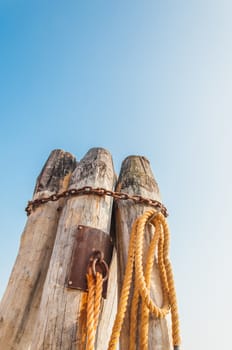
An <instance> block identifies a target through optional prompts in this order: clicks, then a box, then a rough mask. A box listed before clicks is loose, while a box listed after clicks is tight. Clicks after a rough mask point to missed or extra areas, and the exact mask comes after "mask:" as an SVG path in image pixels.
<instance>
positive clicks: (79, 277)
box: [67, 225, 113, 298]
mask: <svg viewBox="0 0 232 350" xmlns="http://www.w3.org/2000/svg"><path fill="white" fill-rule="evenodd" d="M95 251H101V252H102V253H103V254H104V260H105V262H106V263H107V264H108V266H109V265H110V262H111V259H112V253H113V242H112V239H111V237H110V235H109V234H108V233H105V232H103V231H101V230H98V229H96V228H93V227H88V226H83V225H79V226H78V227H77V232H76V237H75V243H74V247H73V253H72V258H71V265H70V270H69V275H68V279H67V287H68V288H72V289H80V290H82V291H87V281H86V274H87V270H88V266H89V260H90V258H91V256H92V255H93V253H94V252H95ZM106 293H107V280H106V281H105V282H104V284H103V292H102V296H103V298H106Z"/></svg>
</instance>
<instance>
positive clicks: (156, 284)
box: [115, 156, 172, 350]
mask: <svg viewBox="0 0 232 350" xmlns="http://www.w3.org/2000/svg"><path fill="white" fill-rule="evenodd" d="M116 190H117V191H121V192H125V193H128V194H129V195H140V196H143V197H146V198H151V199H155V200H159V201H160V193H159V188H158V185H157V183H156V181H155V178H154V176H153V174H152V171H151V168H150V164H149V161H148V160H147V159H146V158H144V157H139V156H130V157H128V158H126V159H125V160H124V162H123V163H122V167H121V171H120V176H119V180H118V183H117V187H116ZM148 209H150V208H149V207H148V206H144V205H142V204H135V203H134V202H132V201H129V200H126V201H117V202H116V205H115V217H116V242H117V257H118V287H119V293H120V290H121V287H122V282H123V277H124V272H125V266H126V264H127V257H128V245H129V240H130V231H131V228H132V224H133V222H134V221H135V219H136V218H137V217H138V216H140V215H141V214H142V213H144V212H145V211H146V210H148ZM150 240H151V232H150V231H149V228H147V231H146V235H145V244H144V246H145V247H144V250H145V254H146V250H147V247H148V245H149V243H150ZM151 296H152V298H153V300H154V301H155V303H156V304H157V305H158V306H162V301H163V300H162V288H161V281H160V277H159V272H158V267H157V264H156V263H155V264H154V268H153V274H152V278H151ZM130 306H131V298H130V300H129V309H130ZM140 317H141V315H140V314H139V315H138V318H139V319H138V322H140ZM129 334H130V312H128V313H127V314H126V317H125V320H124V324H123V328H122V333H121V337H120V349H122V350H124V349H129ZM148 338H149V340H148V342H149V350H151V349H156V350H171V348H172V345H171V344H172V341H171V334H170V321H169V320H168V319H167V318H166V319H162V320H157V319H154V318H152V317H150V319H149V336H148ZM137 348H138V349H139V340H138V343H137Z"/></svg>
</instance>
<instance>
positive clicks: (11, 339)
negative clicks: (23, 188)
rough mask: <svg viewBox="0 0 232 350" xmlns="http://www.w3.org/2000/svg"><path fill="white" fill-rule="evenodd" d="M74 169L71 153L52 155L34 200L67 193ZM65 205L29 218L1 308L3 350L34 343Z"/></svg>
mask: <svg viewBox="0 0 232 350" xmlns="http://www.w3.org/2000/svg"><path fill="white" fill-rule="evenodd" d="M75 166H76V160H75V158H74V157H73V156H72V155H71V154H70V153H66V152H64V151H61V150H55V151H53V152H52V153H51V155H50V157H49V158H48V160H47V162H46V164H45V166H44V168H43V169H42V171H41V174H40V175H39V177H38V179H37V182H36V186H35V192H34V197H33V199H36V198H42V197H46V196H48V195H51V194H54V193H57V192H59V191H63V190H65V189H66V188H67V186H68V183H69V178H70V175H71V173H72V171H73V169H74V168H75ZM62 202H63V200H59V201H58V202H49V203H46V204H44V205H42V206H41V207H39V208H37V209H36V210H35V211H33V212H32V213H31V215H30V216H29V217H28V220H27V224H26V226H25V229H24V232H23V234H22V237H21V242H20V248H19V254H18V256H17V259H16V262H15V265H14V268H13V270H12V273H11V276H10V279H9V283H8V286H7V289H6V291H5V294H4V296H3V299H2V302H1V304H0V320H1V322H0V344H1V348H2V349H4V350H14V349H15V350H16V349H17V350H25V349H28V346H29V344H30V343H31V337H32V333H33V327H34V324H35V319H36V316H37V311H38V306H39V302H40V297H41V292H42V288H43V283H44V280H45V277H46V274H47V269H48V265H49V261H50V257H51V253H52V248H53V244H54V240H55V235H56V230H57V223H58V218H59V215H60V211H59V210H58V208H59V207H60V206H61V205H62ZM32 348H33V347H32ZM34 349H35V348H34Z"/></svg>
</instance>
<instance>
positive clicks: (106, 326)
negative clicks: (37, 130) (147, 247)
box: [31, 148, 117, 350]
mask: <svg viewBox="0 0 232 350" xmlns="http://www.w3.org/2000/svg"><path fill="white" fill-rule="evenodd" d="M114 185H115V173H114V168H113V163H112V158H111V155H110V153H109V152H108V151H106V150H104V149H102V148H94V149H91V150H90V151H89V152H88V153H87V154H86V156H85V157H84V158H83V159H82V160H81V161H80V163H79V164H78V165H77V167H76V169H75V171H74V173H73V175H72V178H71V182H70V188H81V187H83V186H93V187H104V188H107V189H114ZM111 211H112V198H110V197H100V196H96V195H83V196H78V197H73V198H70V199H68V200H67V203H66V205H65V207H64V209H63V212H62V214H61V217H60V220H59V225H58V230H57V235H56V241H55V244H54V249H53V253H52V257H51V261H50V266H49V270H48V274H47V278H46V282H45V285H44V290H43V295H42V300H41V305H40V313H39V318H38V322H37V324H36V331H35V333H34V342H33V344H32V346H31V349H36V350H42V349H43V350H48V349H49V350H57V349H62V350H71V349H72V350H77V349H84V343H85V341H84V339H85V336H84V331H83V330H84V328H85V295H86V293H83V292H81V291H79V290H71V289H67V288H66V286H65V283H66V278H67V273H68V271H69V266H70V261H71V254H72V249H73V243H74V239H75V232H76V229H77V226H78V225H80V224H82V225H87V226H92V227H95V228H98V229H101V230H103V231H105V232H110V225H111ZM115 295H116V261H115V259H114V260H113V264H112V267H111V273H110V282H109V291H108V297H107V299H106V301H105V302H104V303H103V304H104V305H103V310H102V314H101V316H100V318H101V321H100V326H99V328H100V330H99V332H98V341H97V349H98V350H105V349H106V348H107V343H108V339H109V336H110V332H111V328H112V322H113V319H114V314H115V311H114V310H115V308H116V302H117V300H116V298H115Z"/></svg>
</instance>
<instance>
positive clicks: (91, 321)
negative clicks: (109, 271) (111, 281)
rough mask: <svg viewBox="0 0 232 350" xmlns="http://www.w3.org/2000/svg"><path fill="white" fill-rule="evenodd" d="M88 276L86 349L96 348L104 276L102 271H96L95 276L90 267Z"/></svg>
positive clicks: (92, 349)
mask: <svg viewBox="0 0 232 350" xmlns="http://www.w3.org/2000/svg"><path fill="white" fill-rule="evenodd" d="M86 277H87V285H88V300H87V322H86V328H87V342H86V350H94V346H95V337H96V331H97V326H98V320H99V314H100V309H101V298H102V288H103V276H102V274H101V273H99V272H96V277H94V275H93V272H92V269H91V268H90V269H89V271H88V274H87V276H86Z"/></svg>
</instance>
